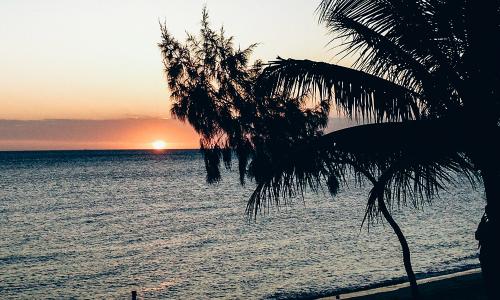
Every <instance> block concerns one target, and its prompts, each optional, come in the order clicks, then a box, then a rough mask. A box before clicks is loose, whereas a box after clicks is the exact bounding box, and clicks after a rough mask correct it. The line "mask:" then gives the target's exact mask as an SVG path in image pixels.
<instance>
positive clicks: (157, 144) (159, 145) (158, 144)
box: [151, 140, 167, 150]
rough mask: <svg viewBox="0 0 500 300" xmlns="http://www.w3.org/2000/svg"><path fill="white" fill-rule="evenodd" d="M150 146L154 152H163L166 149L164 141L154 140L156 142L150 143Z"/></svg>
mask: <svg viewBox="0 0 500 300" xmlns="http://www.w3.org/2000/svg"><path fill="white" fill-rule="evenodd" d="M151 145H152V146H153V149H155V150H163V149H165V148H167V143H166V142H165V141H162V140H156V141H154V142H152V143H151Z"/></svg>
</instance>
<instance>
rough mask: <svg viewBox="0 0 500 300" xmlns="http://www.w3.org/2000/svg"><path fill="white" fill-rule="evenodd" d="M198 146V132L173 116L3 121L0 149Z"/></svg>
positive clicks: (1, 123)
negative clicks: (161, 142) (160, 143)
mask: <svg viewBox="0 0 500 300" xmlns="http://www.w3.org/2000/svg"><path fill="white" fill-rule="evenodd" d="M158 139H161V140H165V141H166V142H167V143H168V146H169V148H197V147H198V145H199V142H198V135H197V134H196V133H195V132H194V130H193V129H192V128H191V127H190V126H189V125H186V124H183V123H181V122H179V121H177V120H173V119H160V118H128V119H116V120H63V119H54V120H32V121H25V120H0V150H48V149H141V148H148V147H150V146H151V145H150V143H151V142H152V141H154V140H158Z"/></svg>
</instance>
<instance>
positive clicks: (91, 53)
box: [0, 0, 333, 150]
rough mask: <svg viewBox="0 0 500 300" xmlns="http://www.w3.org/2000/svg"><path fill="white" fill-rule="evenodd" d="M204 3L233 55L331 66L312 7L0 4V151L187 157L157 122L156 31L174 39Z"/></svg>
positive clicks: (184, 140)
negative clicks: (154, 152)
mask: <svg viewBox="0 0 500 300" xmlns="http://www.w3.org/2000/svg"><path fill="white" fill-rule="evenodd" d="M204 4H206V5H207V7H208V10H209V14H210V18H211V23H212V24H213V25H214V26H215V27H220V26H221V25H224V27H225V29H226V31H227V32H228V33H229V34H231V35H234V36H235V37H236V41H237V43H238V44H240V45H241V46H242V47H246V46H248V45H249V44H251V43H254V42H258V43H260V45H259V47H258V48H257V49H256V51H255V54H254V58H255V59H257V58H259V59H263V60H265V61H266V60H270V59H273V58H275V57H276V56H277V55H280V56H282V57H294V58H309V59H314V60H326V61H332V57H333V53H332V51H331V50H330V48H331V47H330V46H328V45H327V44H328V41H329V39H330V38H331V37H329V36H328V35H327V34H326V30H325V29H324V28H323V27H322V25H319V24H318V22H317V15H316V14H315V9H316V7H317V6H318V4H319V0H318V1H311V0H293V1H291V0H273V1H268V0H258V1H243V0H207V1H199V0H87V1H70V0H46V1H39V0H2V1H1V2H0V18H1V20H2V21H1V24H2V25H1V26H0V39H1V40H2V47H0V65H1V66H2V72H0V103H1V109H0V120H3V121H0V150H10V149H17V150H20V149H50V148H54V149H103V148H105V149H107V148H110V149H116V148H143V147H148V145H150V142H152V141H153V140H155V139H165V140H166V141H167V144H168V147H170V148H196V147H197V146H198V141H197V137H196V134H195V133H194V132H193V131H192V130H191V129H190V128H187V126H185V125H180V124H178V122H177V121H174V120H166V119H169V118H170V115H169V108H170V105H169V100H168V97H169V94H168V89H167V87H166V83H165V78H164V75H163V72H162V64H161V58H160V53H159V50H158V48H157V43H158V42H159V41H160V29H159V25H158V22H159V21H165V22H166V24H167V27H168V28H169V30H170V31H171V32H172V34H174V35H175V36H176V37H178V38H179V39H182V40H183V39H184V37H185V32H186V31H187V32H197V30H198V28H199V24H200V15H201V10H202V8H203V5H204ZM6 120H10V121H6ZM71 120H73V121H71ZM75 120H80V121H79V122H76V121H75ZM14 121H16V122H14ZM70 125H71V126H70ZM20 128H23V129H22V130H21V129H20ZM35 129H36V130H35ZM69 137H71V138H69Z"/></svg>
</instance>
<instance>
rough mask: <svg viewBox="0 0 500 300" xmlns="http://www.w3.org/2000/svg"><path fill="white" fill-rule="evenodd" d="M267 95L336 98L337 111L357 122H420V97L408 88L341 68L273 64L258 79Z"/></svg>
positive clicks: (307, 62)
mask: <svg viewBox="0 0 500 300" xmlns="http://www.w3.org/2000/svg"><path fill="white" fill-rule="evenodd" d="M259 82H260V88H261V89H262V90H264V91H265V92H267V93H271V94H273V93H274V94H276V93H277V94H281V95H284V96H285V97H286V96H297V95H300V94H304V93H310V94H312V96H313V97H314V96H315V95H316V94H317V95H318V96H319V98H320V99H325V98H326V99H331V98H333V100H334V102H335V104H336V106H337V109H339V110H341V111H342V112H344V113H345V114H346V115H347V116H349V117H352V118H355V119H371V118H373V119H375V120H377V121H382V120H389V121H396V120H410V119H419V118H420V117H421V114H422V111H421V110H422V108H421V107H420V106H421V105H420V102H419V100H420V97H419V94H418V93H416V92H414V91H411V90H409V89H407V88H405V87H402V86H400V85H397V84H395V83H392V82H390V81H387V80H385V79H382V78H379V77H377V76H373V75H370V74H368V73H364V72H361V71H357V70H353V69H350V68H345V67H342V66H338V65H334V64H328V63H324V62H314V61H310V60H293V59H286V60H285V59H280V58H278V59H277V60H275V61H272V62H270V63H269V64H268V65H267V67H266V68H265V69H264V71H263V73H262V75H261V77H260V78H259Z"/></svg>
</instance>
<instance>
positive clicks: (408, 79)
mask: <svg viewBox="0 0 500 300" xmlns="http://www.w3.org/2000/svg"><path fill="white" fill-rule="evenodd" d="M443 6H446V8H450V5H446V3H445V2H444V1H442V2H440V1H401V0H387V1H369V0H325V1H322V3H321V4H320V7H319V8H318V10H319V12H320V21H322V22H324V23H325V24H326V26H327V27H329V28H330V30H331V33H332V34H335V36H334V40H337V39H341V40H345V42H344V43H343V45H344V47H345V49H344V51H345V52H347V53H356V54H357V55H358V59H357V60H356V62H355V65H354V66H355V67H356V68H357V69H359V70H363V71H366V72H368V73H371V74H374V75H377V76H381V77H385V78H388V79H390V80H391V81H394V82H397V83H399V84H401V85H403V86H411V87H413V89H415V90H419V91H425V90H429V89H430V88H433V89H435V90H440V89H445V90H446V89H450V85H451V86H453V87H452V88H451V89H457V88H459V87H460V86H461V84H462V82H463V81H462V77H461V76H460V74H459V72H458V70H457V67H456V66H457V64H458V63H459V60H460V55H461V54H462V53H463V48H464V47H463V46H464V45H463V44H464V40H463V39H457V35H459V32H458V33H457V32H456V30H454V26H453V25H452V24H449V23H446V22H443V21H444V20H449V21H457V20H456V19H453V18H450V17H449V15H450V12H447V15H445V14H443V11H444V10H443V9H442V7H443ZM451 8H455V7H451ZM456 11H459V10H458V9H455V11H453V12H451V15H453V13H455V12H456ZM439 21H441V22H439ZM459 21H461V20H459ZM461 22H463V21H461ZM410 32H411V34H409V33H410ZM457 45H461V47H457ZM460 49H462V52H460ZM426 96H427V97H426V99H425V100H426V101H429V105H432V104H433V102H436V101H437V100H439V101H448V100H454V99H440V98H441V97H440V96H441V95H436V94H435V93H428V94H427V95H426ZM436 98H437V100H436Z"/></svg>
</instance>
